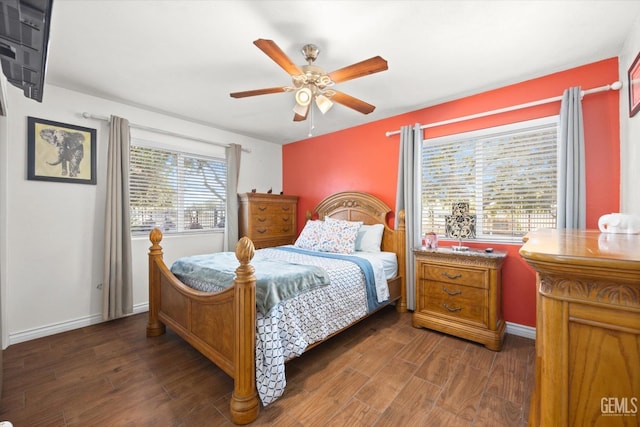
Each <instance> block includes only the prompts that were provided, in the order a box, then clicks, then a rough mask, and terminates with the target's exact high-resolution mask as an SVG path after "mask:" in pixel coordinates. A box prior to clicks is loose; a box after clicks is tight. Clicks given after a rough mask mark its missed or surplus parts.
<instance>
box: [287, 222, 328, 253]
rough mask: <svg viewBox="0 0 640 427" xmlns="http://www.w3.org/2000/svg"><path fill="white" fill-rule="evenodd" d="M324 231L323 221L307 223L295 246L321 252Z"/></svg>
mask: <svg viewBox="0 0 640 427" xmlns="http://www.w3.org/2000/svg"><path fill="white" fill-rule="evenodd" d="M323 230H324V223H323V221H319V220H314V221H307V223H306V224H305V225H304V228H303V229H302V231H301V232H300V236H298V238H297V239H296V241H295V243H294V244H293V245H294V246H296V247H298V248H301V249H309V250H312V251H319V250H320V242H322V236H323Z"/></svg>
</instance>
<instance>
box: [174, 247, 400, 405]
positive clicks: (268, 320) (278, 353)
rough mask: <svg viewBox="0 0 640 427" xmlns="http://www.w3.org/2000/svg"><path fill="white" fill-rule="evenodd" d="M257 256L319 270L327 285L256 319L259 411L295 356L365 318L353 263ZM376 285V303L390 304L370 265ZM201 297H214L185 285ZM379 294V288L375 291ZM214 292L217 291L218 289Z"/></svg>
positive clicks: (274, 395)
mask: <svg viewBox="0 0 640 427" xmlns="http://www.w3.org/2000/svg"><path fill="white" fill-rule="evenodd" d="M256 256H265V257H269V258H272V259H282V260H287V261H289V262H293V263H299V264H306V265H314V266H319V267H322V268H324V269H325V270H326V271H327V273H328V275H329V279H330V284H329V285H326V286H323V287H320V288H316V289H313V290H310V291H308V292H305V293H302V294H300V295H298V296H296V297H295V298H291V299H287V300H284V301H281V302H280V303H279V304H277V305H276V306H275V307H273V308H272V309H271V311H270V312H269V313H268V314H267V315H262V314H261V313H260V312H258V313H257V317H256V320H257V321H256V387H257V389H258V394H259V396H260V400H261V401H262V404H263V405H265V406H266V405H268V404H270V403H272V402H274V401H275V400H276V399H278V398H279V397H280V396H281V395H282V393H283V392H284V389H285V386H286V383H287V382H286V377H285V362H286V361H288V360H290V359H293V358H294V357H297V356H300V355H301V354H302V353H303V352H304V350H305V349H306V348H307V346H309V345H311V344H313V343H315V342H317V341H321V340H323V339H325V338H327V337H328V336H329V335H331V334H332V333H334V332H336V331H338V330H340V329H342V328H345V327H347V326H349V325H350V324H352V323H354V322H355V321H356V320H358V319H360V318H362V317H364V316H365V315H366V314H367V294H366V285H365V277H364V274H363V272H362V270H361V269H360V267H358V265H357V264H354V263H353V262H350V261H346V260H342V259H333V258H324V257H316V256H312V255H306V254H301V253H296V252H288V251H282V250H278V249H275V248H266V249H260V250H259V251H257V252H256ZM371 264H372V267H373V269H374V273H375V276H376V279H377V280H376V282H378V281H379V278H380V277H382V279H383V280H384V285H385V289H386V294H385V293H384V292H381V290H378V294H382V295H379V298H378V301H379V302H382V301H384V300H386V299H388V298H389V294H388V287H386V279H385V278H384V272H383V271H382V264H381V263H376V262H372V263H371ZM185 284H187V285H189V286H191V287H193V288H195V289H199V290H203V291H208V292H212V291H216V289H212V287H211V284H204V283H198V282H197V281H185ZM376 287H377V288H380V285H379V284H378V285H377V286H376ZM217 290H218V291H219V290H221V289H217Z"/></svg>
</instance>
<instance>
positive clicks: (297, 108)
mask: <svg viewBox="0 0 640 427" xmlns="http://www.w3.org/2000/svg"><path fill="white" fill-rule="evenodd" d="M308 108H309V104H307V105H300V104H298V103H296V105H294V106H293V112H294V113H296V114H297V115H299V116H303V117H306V116H307V110H308Z"/></svg>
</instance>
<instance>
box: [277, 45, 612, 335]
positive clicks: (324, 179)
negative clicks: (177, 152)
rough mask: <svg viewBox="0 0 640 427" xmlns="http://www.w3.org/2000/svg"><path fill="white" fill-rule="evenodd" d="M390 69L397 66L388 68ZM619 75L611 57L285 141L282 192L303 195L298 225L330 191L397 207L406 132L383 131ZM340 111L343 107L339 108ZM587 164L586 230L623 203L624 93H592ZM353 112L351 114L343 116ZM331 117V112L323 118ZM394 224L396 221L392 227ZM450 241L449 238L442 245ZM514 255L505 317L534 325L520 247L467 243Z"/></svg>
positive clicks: (486, 121)
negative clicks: (401, 146)
mask: <svg viewBox="0 0 640 427" xmlns="http://www.w3.org/2000/svg"><path fill="white" fill-rule="evenodd" d="M390 72H391V71H390ZM618 79H619V76H618V59H617V58H610V59H606V60H603V61H599V62H595V63H592V64H587V65H584V66H581V67H577V68H573V69H570V70H566V71H562V72H558V73H555V74H551V75H547V76H544V77H540V78H537V79H532V80H527V81H524V82H521V83H517V84H513V85H510V86H506V87H503V88H500V89H496V90H492V91H488V92H484V93H480V94H476V95H473V96H468V97H465V98H461V99H457V100H454V101H451V102H446V103H443V104H439V105H435V106H432V107H428V108H424V109H421V110H417V111H412V112H410V113H406V114H402V115H398V116H394V117H390V118H387V119H382V120H379V121H376V122H373V123H369V124H366V125H362V126H357V127H353V128H349V129H345V130H342V131H339V132H335V133H331V134H328V135H322V136H318V137H312V138H309V139H305V140H302V141H298V142H294V143H291V144H287V145H284V146H283V149H282V158H283V189H284V192H285V193H286V194H295V195H298V196H299V197H300V200H299V211H298V224H299V227H300V229H301V228H302V226H303V225H304V222H305V212H306V211H307V210H309V209H312V208H313V207H314V206H315V205H316V204H317V203H318V202H319V201H320V200H322V199H323V198H324V197H326V196H328V195H329V194H332V193H335V192H338V191H346V190H357V191H366V192H369V193H371V194H374V195H375V196H377V197H379V198H380V199H381V200H383V201H384V202H386V203H387V204H388V205H389V206H390V207H391V208H392V209H394V210H395V197H396V178H397V170H398V149H399V142H400V137H399V135H394V136H390V137H386V136H385V132H387V131H395V130H399V129H400V127H401V126H403V125H409V124H414V123H420V124H427V123H434V122H439V121H443V120H447V119H452V118H457V117H462V116H467V115H471V114H476V113H480V112H483V111H489V110H495V109H499V108H504V107H510V106H512V105H518V104H523V103H527V102H532V101H537V100H540V99H545V98H552V97H556V96H559V95H562V93H563V91H564V90H565V89H566V88H569V87H573V86H580V87H582V89H583V90H586V89H591V88H594V87H599V86H604V85H607V84H610V83H612V82H614V81H616V80H618ZM337 108H341V107H340V106H337ZM582 108H583V118H584V133H585V145H586V156H585V157H586V169H587V228H597V227H598V218H599V217H600V216H601V215H603V214H605V213H610V212H618V211H619V206H620V125H619V95H618V91H607V92H601V93H597V94H592V95H587V96H585V97H584V98H583V102H582ZM559 109H560V101H558V102H553V103H550V104H546V105H541V106H537V107H531V108H527V109H522V110H517V111H513V112H508V113H503V114H499V115H494V116H489V117H485V118H480V119H474V120H469V121H464V122H461V123H456V124H450V125H446V126H440V127H437V128H430V129H427V130H426V132H425V138H429V137H435V136H443V135H450V134H454V133H460V132H466V131H470V130H475V129H481V128H486V127H491V126H498V125H503V124H507V123H513V122H518V121H523V120H529V119H534V118H539V117H546V116H550V115H557V114H558V112H559ZM343 114H350V113H348V112H347V113H343ZM321 120H331V113H329V114H328V115H327V116H325V117H323V118H321ZM390 225H392V224H390ZM442 244H443V245H447V244H448V243H447V242H442ZM465 244H466V245H468V246H471V247H479V248H484V247H487V246H491V247H493V248H495V249H496V250H504V251H507V252H508V253H509V256H508V257H507V259H506V261H505V264H504V267H503V277H502V283H503V297H502V310H503V313H504V317H505V320H506V321H508V322H513V323H517V324H521V325H527V326H535V316H536V309H535V303H536V287H535V274H534V272H533V270H532V269H531V268H530V267H529V266H528V265H527V264H526V263H525V262H524V261H523V260H522V258H521V257H520V255H519V253H518V250H519V249H520V246H521V245H517V244H512V245H503V244H495V243H491V244H487V243H482V242H469V243H467V242H465Z"/></svg>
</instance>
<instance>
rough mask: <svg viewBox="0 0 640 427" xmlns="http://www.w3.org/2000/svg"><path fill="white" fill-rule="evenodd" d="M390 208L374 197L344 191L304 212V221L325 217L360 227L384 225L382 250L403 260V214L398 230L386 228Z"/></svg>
mask: <svg viewBox="0 0 640 427" xmlns="http://www.w3.org/2000/svg"><path fill="white" fill-rule="evenodd" d="M390 212H391V208H390V207H389V206H387V204H386V203H384V202H383V201H381V200H380V199H378V198H377V197H375V196H373V195H371V194H368V193H363V192H359V191H343V192H340V193H335V194H332V195H330V196H328V197H327V198H325V199H324V200H322V201H321V202H320V203H319V204H318V205H317V206H316V207H315V209H314V210H313V212H307V220H309V219H311V218H318V219H324V218H325V217H327V216H328V217H330V218H335V219H343V220H347V221H362V223H363V224H383V225H384V233H383V235H382V245H381V249H382V250H383V251H388V252H395V253H396V254H397V255H398V258H400V257H401V256H402V257H404V253H405V247H404V239H405V232H404V212H400V213H398V214H397V215H398V229H397V230H394V229H392V228H390V227H389V226H388V225H387V217H388V216H389V213H390Z"/></svg>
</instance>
